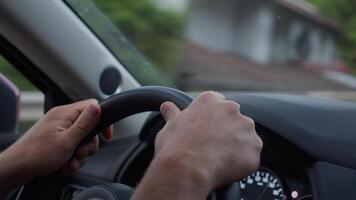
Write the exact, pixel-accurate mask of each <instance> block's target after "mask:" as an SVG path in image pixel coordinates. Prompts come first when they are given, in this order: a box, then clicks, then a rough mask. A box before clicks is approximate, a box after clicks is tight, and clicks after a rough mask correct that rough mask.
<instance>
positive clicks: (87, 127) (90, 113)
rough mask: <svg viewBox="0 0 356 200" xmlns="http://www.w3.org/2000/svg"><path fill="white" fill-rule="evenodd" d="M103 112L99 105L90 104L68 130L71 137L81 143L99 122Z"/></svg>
mask: <svg viewBox="0 0 356 200" xmlns="http://www.w3.org/2000/svg"><path fill="white" fill-rule="evenodd" d="M100 114H101V110H100V107H99V105H98V104H97V103H90V104H88V105H87V107H86V108H85V109H84V111H83V112H82V113H81V114H80V115H79V117H78V118H77V120H76V121H75V122H74V124H73V125H72V126H71V127H70V128H69V129H68V130H67V132H68V134H69V135H70V137H72V138H73V140H75V142H77V143H79V142H80V141H81V140H82V139H83V138H84V137H85V136H86V135H87V134H88V133H90V132H91V131H92V130H93V129H94V128H95V126H96V124H97V123H98V122H99V119H100Z"/></svg>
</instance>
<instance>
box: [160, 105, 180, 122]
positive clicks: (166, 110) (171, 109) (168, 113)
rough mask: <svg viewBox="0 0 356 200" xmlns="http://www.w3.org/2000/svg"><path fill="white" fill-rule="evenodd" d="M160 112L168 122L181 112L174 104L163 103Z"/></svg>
mask: <svg viewBox="0 0 356 200" xmlns="http://www.w3.org/2000/svg"><path fill="white" fill-rule="evenodd" d="M160 110H161V114H162V116H163V117H164V119H165V120H166V121H169V120H171V119H172V118H173V117H174V116H175V115H176V114H178V113H179V112H180V109H179V108H178V107H177V106H176V105H175V104H174V103H172V102H165V103H163V104H162V105H161V108H160Z"/></svg>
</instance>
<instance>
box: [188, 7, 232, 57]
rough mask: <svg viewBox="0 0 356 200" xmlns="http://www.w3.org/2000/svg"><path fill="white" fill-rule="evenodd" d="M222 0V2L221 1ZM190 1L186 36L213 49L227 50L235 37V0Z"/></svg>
mask: <svg viewBox="0 0 356 200" xmlns="http://www.w3.org/2000/svg"><path fill="white" fill-rule="evenodd" d="M222 1H223V2H222ZM222 1H216V0H204V1H203V2H202V1H192V8H191V10H190V13H189V16H188V18H189V20H188V24H187V28H186V37H187V39H188V40H191V41H193V42H194V43H197V44H199V45H201V46H205V47H207V48H209V49H211V50H213V51H223V52H228V51H230V50H231V48H230V46H231V42H232V39H233V38H234V37H235V35H234V32H233V28H234V21H235V19H234V14H235V8H234V7H233V6H231V5H234V1H235V0H222Z"/></svg>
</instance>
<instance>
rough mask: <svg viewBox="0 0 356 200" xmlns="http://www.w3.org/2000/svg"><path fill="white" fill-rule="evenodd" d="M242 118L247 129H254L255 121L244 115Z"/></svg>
mask: <svg viewBox="0 0 356 200" xmlns="http://www.w3.org/2000/svg"><path fill="white" fill-rule="evenodd" d="M242 118H243V120H244V123H245V124H246V125H247V126H248V127H250V128H253V129H254V128H255V121H254V120H253V119H252V118H250V117H247V116H246V115H243V116H242Z"/></svg>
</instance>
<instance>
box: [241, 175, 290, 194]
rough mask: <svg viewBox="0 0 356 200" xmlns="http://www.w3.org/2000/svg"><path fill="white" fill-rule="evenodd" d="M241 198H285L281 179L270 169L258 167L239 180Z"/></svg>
mask: <svg viewBox="0 0 356 200" xmlns="http://www.w3.org/2000/svg"><path fill="white" fill-rule="evenodd" d="M240 187H241V199H242V200H263V199H266V200H271V199H273V200H285V199H286V195H285V193H284V190H283V187H282V184H281V181H280V180H279V179H278V177H277V176H275V175H274V174H273V173H272V172H271V171H269V170H267V169H260V170H258V171H257V172H255V173H253V174H251V175H250V176H248V177H247V178H245V179H243V180H242V181H241V182H240Z"/></svg>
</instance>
